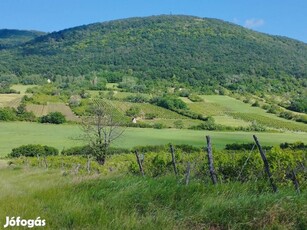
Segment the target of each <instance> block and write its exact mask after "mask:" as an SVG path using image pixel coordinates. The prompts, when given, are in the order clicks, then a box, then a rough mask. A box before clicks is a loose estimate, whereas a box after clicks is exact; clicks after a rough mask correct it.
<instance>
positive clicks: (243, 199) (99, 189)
mask: <svg viewBox="0 0 307 230" xmlns="http://www.w3.org/2000/svg"><path fill="white" fill-rule="evenodd" d="M0 163H1V162H0ZM2 163H3V162H2ZM0 165H1V164H0ZM0 186H1V194H0V203H1V209H0V216H1V217H4V216H21V217H22V218H25V219H35V218H36V217H38V216H40V217H41V219H45V220H46V223H47V225H46V227H45V229H97V228H100V229H306V228H305V227H306V226H307V219H306V216H307V211H306V199H307V194H306V191H303V192H302V193H301V194H300V195H297V194H296V193H295V191H294V190H293V189H287V188H284V189H281V190H280V191H279V193H277V194H273V193H271V192H264V193H263V192H259V191H258V188H257V186H256V185H255V184H254V183H245V184H241V183H226V184H219V185H217V186H213V185H211V184H204V183H203V182H202V181H192V182H191V183H190V184H189V185H188V186H186V185H184V184H183V183H180V182H179V181H178V180H176V179H175V178H174V177H172V176H163V177H158V178H149V177H145V178H142V177H139V176H129V175H106V176H101V175H92V176H79V175H71V174H70V175H66V176H63V174H62V173H61V171H60V170H51V169H49V170H46V169H39V168H36V169H35V168H29V167H16V166H15V167H14V166H10V167H2V168H0ZM4 220H5V219H4V218H1V219H0V226H3V225H4Z"/></svg>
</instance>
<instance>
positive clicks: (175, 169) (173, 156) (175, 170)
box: [170, 145, 178, 176]
mask: <svg viewBox="0 0 307 230" xmlns="http://www.w3.org/2000/svg"><path fill="white" fill-rule="evenodd" d="M170 150H171V154H172V163H173V167H174V172H175V175H176V176H178V170H177V166H176V160H175V150H174V146H173V145H170Z"/></svg>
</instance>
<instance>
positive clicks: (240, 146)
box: [225, 143, 273, 150]
mask: <svg viewBox="0 0 307 230" xmlns="http://www.w3.org/2000/svg"><path fill="white" fill-rule="evenodd" d="M253 146H254V150H256V149H257V147H256V145H255V143H246V144H245V143H243V144H238V143H233V144H226V146H225V149H226V150H252V148H253ZM261 147H262V149H265V150H270V149H272V148H273V147H272V146H261Z"/></svg>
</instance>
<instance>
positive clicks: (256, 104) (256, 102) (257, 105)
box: [252, 101, 260, 107]
mask: <svg viewBox="0 0 307 230" xmlns="http://www.w3.org/2000/svg"><path fill="white" fill-rule="evenodd" d="M252 106H253V107H259V106H260V104H259V101H255V102H254V103H253V104H252Z"/></svg>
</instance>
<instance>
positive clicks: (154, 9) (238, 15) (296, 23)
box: [0, 0, 307, 43]
mask: <svg viewBox="0 0 307 230" xmlns="http://www.w3.org/2000/svg"><path fill="white" fill-rule="evenodd" d="M0 9H1V14H0V28H2V29H4V28H8V29H28V30H29V29H33V30H40V31H45V32H52V31H58V30H61V29H66V28H69V27H74V26H79V25H84V24H89V23H93V22H102V21H109V20H113V19H120V18H128V17H135V16H150V15H159V14H185V15H194V16H200V17H209V18H218V19H222V20H225V21H230V22H234V23H236V24H239V25H242V26H245V27H247V28H251V29H253V30H256V31H260V32H264V33H269V34H274V35H282V36H287V37H291V38H295V39H298V40H301V41H304V42H305V43H307V0H0Z"/></svg>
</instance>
